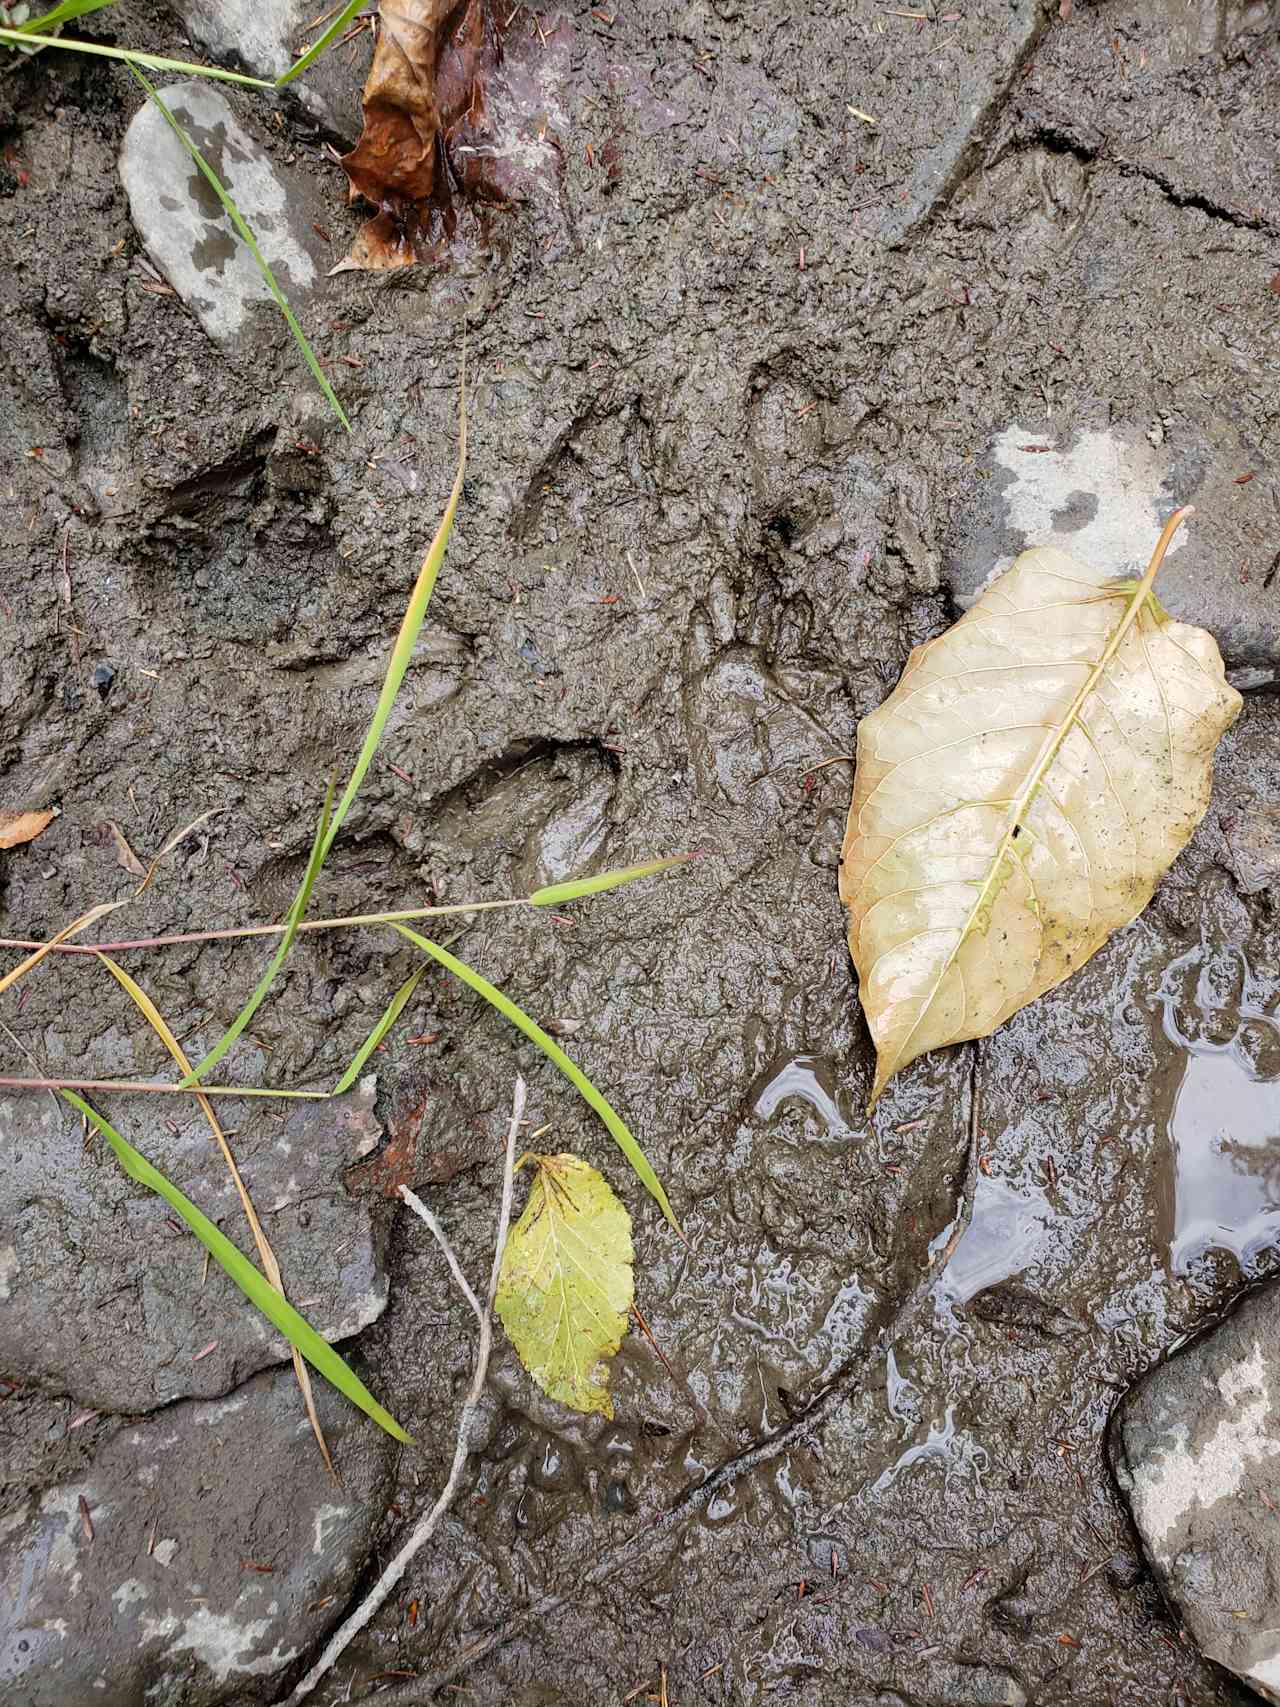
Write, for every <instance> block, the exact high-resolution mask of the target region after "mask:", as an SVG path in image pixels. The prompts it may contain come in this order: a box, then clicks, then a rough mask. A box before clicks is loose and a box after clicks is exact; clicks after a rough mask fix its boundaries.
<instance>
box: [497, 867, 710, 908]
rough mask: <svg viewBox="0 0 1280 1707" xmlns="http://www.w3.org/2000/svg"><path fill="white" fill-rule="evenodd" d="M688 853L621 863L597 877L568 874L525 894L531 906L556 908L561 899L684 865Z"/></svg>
mask: <svg viewBox="0 0 1280 1707" xmlns="http://www.w3.org/2000/svg"><path fill="white" fill-rule="evenodd" d="M692 858H693V855H692V854H672V856H671V858H670V859H651V860H650V861H649V863H648V864H647V865H622V866H618V867H617V868H616V869H615V870H613V871H602V872H600V874H599V875H598V876H597V877H572V878H570V879H569V881H568V882H567V883H552V884H550V885H549V886H548V887H547V888H546V889H535V890H534V892H533V894H532V895H530V897H529V905H530V906H531V907H558V906H559V905H560V904H561V902H562V901H577V900H580V899H581V897H582V896H583V895H600V894H603V892H604V891H605V890H606V889H620V888H621V887H622V885H623V884H624V883H635V882H636V881H637V880H638V879H639V878H641V877H656V876H657V874H658V872H660V871H670V870H671V867H672V866H673V865H687V864H688V863H689V861H690V860H691V859H692Z"/></svg>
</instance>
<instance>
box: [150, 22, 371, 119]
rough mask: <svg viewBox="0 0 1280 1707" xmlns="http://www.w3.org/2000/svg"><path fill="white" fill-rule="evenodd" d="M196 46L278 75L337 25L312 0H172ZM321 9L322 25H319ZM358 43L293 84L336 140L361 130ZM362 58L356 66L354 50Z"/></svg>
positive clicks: (362, 49) (361, 49) (363, 42)
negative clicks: (317, 16)
mask: <svg viewBox="0 0 1280 1707" xmlns="http://www.w3.org/2000/svg"><path fill="white" fill-rule="evenodd" d="M171 6H172V9H173V11H175V12H176V13H177V14H178V16H179V17H180V18H181V19H182V22H183V25H184V26H185V28H186V31H187V34H188V35H189V36H190V37H191V40H192V42H193V43H195V44H196V46H198V47H202V48H203V49H204V50H205V52H206V53H207V54H209V56H210V57H211V58H212V59H216V60H217V61H218V62H219V63H220V64H222V65H231V66H235V67H237V68H238V69H242V70H245V71H248V72H250V73H251V74H252V75H253V76H255V77H279V75H280V74H281V72H282V71H287V70H288V69H289V67H290V65H292V64H293V62H294V60H295V59H296V58H297V57H298V55H299V54H300V53H305V52H306V50H307V49H308V48H309V47H311V46H312V45H313V44H314V43H315V42H316V41H317V40H318V39H319V37H320V36H321V34H322V33H323V32H324V30H325V29H327V28H328V26H329V24H330V23H331V22H332V18H331V17H330V16H328V15H325V14H324V13H323V8H317V7H316V6H314V5H313V4H312V0H171ZM317 11H320V13H321V21H320V22H319V23H317V22H316V14H317ZM358 39H359V44H360V45H359V46H358V47H357V48H356V49H354V50H352V49H350V48H346V49H344V50H343V51H342V52H341V53H339V52H338V51H337V44H336V43H335V44H334V45H333V46H332V47H330V48H328V49H326V51H325V52H324V53H322V54H321V55H320V57H319V59H317V60H316V61H314V63H313V64H312V65H311V66H309V67H308V69H307V71H306V72H305V73H304V75H303V76H302V77H300V78H298V79H296V80H295V81H294V82H293V83H291V84H289V85H288V90H287V91H286V93H287V94H292V95H295V96H296V97H297V98H298V100H300V101H301V102H302V104H303V106H304V107H305V108H306V109H307V111H308V112H309V113H311V114H312V115H313V116H314V117H315V118H317V119H319V121H320V122H321V124H323V125H325V126H326V127H327V128H328V129H329V130H331V131H333V133H334V134H335V135H336V136H341V137H344V138H350V137H355V136H357V135H358V134H359V131H360V85H361V83H362V82H363V81H364V65H365V61H366V60H367V57H368V52H367V44H368V43H370V42H371V41H372V39H373V37H372V35H364V36H361V37H360V38H358ZM352 51H355V53H356V54H357V60H356V63H355V64H354V65H353V64H352V61H351V52H352Z"/></svg>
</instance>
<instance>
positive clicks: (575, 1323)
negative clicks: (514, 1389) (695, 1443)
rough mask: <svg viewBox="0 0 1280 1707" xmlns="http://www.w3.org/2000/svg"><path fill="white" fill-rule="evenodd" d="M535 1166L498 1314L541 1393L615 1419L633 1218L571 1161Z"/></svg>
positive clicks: (631, 1290) (511, 1243) (506, 1261)
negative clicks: (614, 1382) (612, 1387)
mask: <svg viewBox="0 0 1280 1707" xmlns="http://www.w3.org/2000/svg"><path fill="white" fill-rule="evenodd" d="M534 1160H535V1161H536V1162H537V1165H538V1172H537V1176H536V1178H535V1179H534V1182H533V1189H532V1190H531V1191H530V1193H529V1201H528V1203H526V1204H525V1207H524V1214H523V1215H522V1216H521V1217H520V1219H519V1221H517V1222H516V1225H515V1226H514V1227H513V1228H512V1230H511V1237H510V1238H509V1239H508V1240H507V1248H506V1250H505V1252H504V1253H503V1257H502V1275H501V1278H500V1280H499V1282H498V1295H497V1299H496V1304H497V1309H498V1314H499V1316H501V1318H502V1325H503V1327H504V1328H505V1329H506V1330H507V1335H508V1337H509V1339H510V1340H511V1343H512V1345H514V1346H515V1348H516V1351H517V1352H518V1354H519V1357H520V1361H521V1363H523V1364H524V1366H525V1368H526V1369H527V1370H528V1371H529V1373H530V1375H532V1376H533V1379H534V1380H535V1381H536V1382H537V1383H538V1385H539V1387H541V1388H542V1391H543V1392H544V1393H546V1394H547V1395H548V1396H549V1397H551V1398H553V1399H558V1400H559V1401H560V1403H561V1404H562V1405H569V1406H571V1407H572V1408H573V1409H574V1410H575V1411H599V1412H600V1413H601V1415H603V1416H606V1417H611V1416H612V1415H613V1401H612V1399H610V1397H609V1392H608V1380H609V1359H610V1358H611V1357H612V1356H613V1354H614V1352H615V1351H617V1349H618V1347H619V1346H620V1345H621V1344H622V1336H623V1334H624V1333H625V1332H626V1327H627V1312H628V1310H630V1308H631V1301H632V1298H633V1297H634V1296H635V1284H634V1281H633V1278H632V1272H631V1217H630V1216H629V1215H628V1214H627V1212H626V1210H625V1209H624V1208H623V1207H622V1205H621V1203H619V1201H618V1199H617V1198H616V1197H615V1196H614V1195H613V1192H612V1190H611V1189H610V1187H609V1185H608V1183H607V1181H606V1180H605V1179H604V1177H603V1175H602V1174H600V1173H598V1172H597V1170H596V1169H595V1168H593V1167H591V1166H589V1165H588V1164H587V1163H586V1162H583V1161H579V1159H578V1157H577V1156H537V1157H535V1158H534Z"/></svg>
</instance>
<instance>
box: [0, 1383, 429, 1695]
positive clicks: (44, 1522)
mask: <svg viewBox="0 0 1280 1707" xmlns="http://www.w3.org/2000/svg"><path fill="white" fill-rule="evenodd" d="M315 1395H316V1406H317V1410H318V1411H319V1414H320V1419H321V1424H322V1426H323V1428H324V1430H325V1434H326V1437H327V1439H328V1442H329V1448H330V1451H331V1452H332V1453H333V1457H334V1462H335V1464H336V1465H337V1467H338V1469H339V1471H340V1473H341V1475H342V1480H343V1485H342V1487H341V1488H337V1487H335V1485H334V1483H333V1480H332V1478H331V1477H330V1476H329V1474H328V1472H327V1471H326V1470H325V1468H324V1465H323V1463H322V1462H321V1459H320V1454H319V1452H318V1450H317V1448H316V1446H315V1443H314V1441H313V1440H312V1438H311V1428H310V1425H309V1423H308V1422H307V1418H306V1413H305V1411H304V1410H303V1407H302V1400H301V1397H300V1395H299V1393H298V1389H297V1385H296V1383H295V1381H294V1378H293V1374H292V1372H291V1371H283V1372H281V1373H279V1374H276V1375H270V1376H258V1377H256V1378H255V1379H254V1380H252V1381H250V1382H248V1383H247V1384H246V1385H245V1386H244V1387H242V1388H240V1390H239V1391H238V1392H237V1393H235V1395H234V1396H233V1397H231V1398H230V1399H225V1400H220V1401H218V1402H216V1403H211V1404H195V1403H186V1404H181V1405H175V1406H173V1407H172V1408H171V1409H170V1410H167V1411H165V1412H164V1414H163V1415H162V1416H157V1417H153V1418H151V1419H149V1420H148V1421H147V1422H145V1423H142V1424H133V1423H125V1424H122V1425H121V1426H120V1427H119V1428H117V1429H116V1430H115V1432H114V1433H112V1434H111V1435H109V1436H108V1437H107V1438H106V1440H105V1442H104V1444H103V1445H102V1446H101V1447H100V1448H99V1450H98V1452H97V1454H96V1456H95V1457H94V1460H93V1462H92V1464H91V1465H90V1467H89V1469H88V1472H87V1473H86V1474H85V1475H84V1476H83V1477H82V1478H80V1479H78V1480H75V1481H71V1482H64V1483H61V1484H60V1485H57V1486H55V1487H52V1488H49V1489H47V1490H46V1491H45V1492H44V1493H43V1494H40V1495H36V1496H33V1497H32V1499H31V1500H30V1501H29V1502H28V1503H27V1505H26V1506H25V1507H24V1508H20V1509H19V1510H18V1511H16V1512H14V1513H12V1514H11V1515H10V1516H8V1517H7V1518H5V1519H4V1520H3V1522H0V1694H3V1696H4V1699H5V1700H7V1701H12V1702H14V1703H17V1702H19V1701H21V1702H22V1704H23V1707H82V1704H83V1707H141V1703H142V1702H143V1700H144V1699H146V1700H149V1701H177V1700H178V1699H181V1700H182V1702H183V1703H184V1707H212V1703H214V1702H218V1701H223V1700H225V1699H226V1698H227V1697H228V1696H230V1695H232V1694H233V1693H234V1694H235V1695H236V1698H237V1699H238V1700H240V1701H248V1700H253V1701H256V1700H259V1699H261V1698H262V1697H263V1695H264V1694H266V1693H269V1692H270V1691H271V1688H272V1680H273V1679H274V1678H275V1676H276V1675H277V1674H278V1673H279V1672H280V1671H281V1670H282V1669H283V1668H284V1667H285V1666H286V1665H288V1664H289V1662H290V1661H291V1660H292V1659H293V1658H295V1656H297V1655H298V1654H300V1653H302V1652H303V1651H304V1650H305V1649H306V1648H307V1647H308V1646H309V1645H310V1644H311V1643H312V1642H313V1641H315V1640H316V1638H317V1637H318V1636H320V1635H321V1634H322V1633H323V1632H324V1631H325V1630H326V1629H327V1628H328V1627H329V1626H330V1625H331V1624H332V1623H333V1622H334V1621H335V1620H336V1618H337V1616H338V1615H339V1613H340V1612H341V1611H342V1608H343V1602H344V1599H345V1597H346V1596H347V1594H348V1593H349V1591H350V1589H351V1585H352V1583H353V1581H354V1579H355V1576H356V1573H357V1572H358V1571H359V1569H360V1566H361V1564H362V1562H363V1560H364V1558H365V1556H366V1555H367V1553H368V1551H369V1548H370V1546H371V1544H372V1540H373V1536H374V1533H375V1531H376V1528H377V1525H378V1522H379V1520H380V1519H381V1517H382V1515H383V1512H384V1509H385V1501H386V1498H387V1491H388V1478H389V1473H390V1468H391V1460H392V1456H393V1453H394V1450H395V1449H394V1443H393V1442H392V1441H391V1440H390V1439H389V1437H388V1436H387V1435H386V1434H384V1433H383V1432H382V1430H381V1429H379V1428H377V1427H376V1426H375V1425H374V1424H373V1423H371V1422H369V1421H368V1419H367V1418H365V1417H363V1416H362V1415H361V1414H360V1413H359V1412H358V1411H357V1410H355V1408H354V1407H353V1406H351V1405H349V1404H348V1403H347V1402H346V1400H345V1399H343V1398H341V1396H340V1395H338V1394H337V1393H335V1392H334V1391H333V1389H332V1388H330V1387H329V1386H328V1385H327V1383H325V1382H323V1381H321V1380H319V1379H318V1378H317V1380H316V1383H315ZM258 1567H260V1568H258Z"/></svg>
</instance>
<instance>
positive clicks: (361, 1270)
mask: <svg viewBox="0 0 1280 1707" xmlns="http://www.w3.org/2000/svg"><path fill="white" fill-rule="evenodd" d="M122 1047H127V1045H123V1044H122ZM374 1088H375V1081H374V1079H373V1078H372V1077H370V1078H368V1079H366V1080H365V1081H364V1082H363V1084H362V1085H361V1087H360V1089H359V1090H358V1091H355V1092H352V1094H351V1095H350V1096H348V1097H345V1098H343V1099H342V1100H341V1101H339V1102H328V1103H306V1102H301V1103H288V1104H283V1105H281V1106H282V1107H283V1108H284V1109H285V1110H286V1111H287V1112H285V1113H284V1114H283V1116H282V1115H281V1114H280V1113H279V1112H278V1110H277V1109H276V1108H275V1106H274V1105H272V1106H271V1107H270V1108H267V1107H266V1106H265V1105H258V1107H257V1108H255V1109H254V1110H253V1111H252V1112H246V1113H244V1114H243V1120H240V1119H237V1116H236V1112H235V1110H236V1106H237V1105H235V1104H233V1103H226V1102H222V1103H221V1104H220V1107H221V1109H222V1111H223V1117H224V1122H225V1125H226V1127H227V1129H228V1130H231V1129H233V1128H234V1129H236V1130H235V1134H234V1136H233V1137H232V1138H231V1139H230V1143H231V1145H232V1149H233V1152H234V1154H235V1155H236V1158H237V1162H238V1164H239V1167H240V1170H241V1173H242V1175H243V1178H244V1180H245V1183H246V1185H247V1187H248V1189H249V1192H250V1195H251V1196H252V1198H253V1200H254V1204H255V1207H256V1208H257V1210H258V1213H259V1215H260V1217H261V1220H262V1224H263V1227H264V1229H265V1231H266V1234H267V1237H268V1238H269V1239H270V1241H271V1243H272V1246H273V1248H274V1250H275V1253H276V1256H277V1257H278V1259H279V1262H280V1267H281V1271H282V1273H283V1275H284V1280H285V1285H286V1287H287V1288H288V1291H289V1296H290V1297H291V1298H292V1299H294V1300H295V1301H296V1302H297V1303H298V1304H299V1305H300V1307H302V1313H303V1314H304V1315H305V1316H306V1317H307V1319H308V1320H309V1321H310V1322H311V1323H312V1324H313V1325H314V1326H315V1327H316V1328H317V1329H318V1330H319V1331H320V1332H321V1333H322V1334H324V1336H325V1337H326V1339H330V1340H336V1339H343V1338H345V1337H347V1336H349V1335H351V1334H354V1333H357V1332H358V1331H359V1330H360V1329H361V1328H363V1327H366V1326H368V1324H369V1323H370V1322H372V1321H374V1320H375V1319H376V1318H377V1317H378V1316H379V1315H381V1313H382V1310H383V1308H384V1306H385V1304H386V1300H387V1276H386V1271H385V1268H384V1266H383V1251H382V1238H381V1232H380V1229H379V1228H377V1227H375V1225H374V1222H373V1219H372V1216H371V1211H370V1208H369V1206H368V1204H367V1203H366V1202H364V1201H363V1200H358V1199H356V1198H354V1197H351V1196H348V1194H347V1192H346V1190H345V1189H344V1186H343V1183H342V1169H343V1167H344V1166H345V1165H346V1164H348V1163H350V1162H353V1161H355V1160H356V1159H357V1157H358V1156H360V1155H362V1154H364V1153H365V1152H366V1151H367V1150H368V1149H370V1148H371V1147H372V1145H373V1143H374V1142H376V1140H377V1137H378V1132H379V1128H378V1124H377V1121H376V1120H375V1118H374V1115H373V1098H374ZM144 1100H146V1101H149V1102H156V1101H159V1100H160V1099H159V1098H150V1099H142V1098H139V1099H138V1102H141V1101H144ZM165 1112H166V1114H169V1110H168V1109H166V1111H165ZM180 1119H181V1126H180V1129H179V1132H178V1134H177V1135H176V1136H175V1135H173V1134H171V1133H169V1132H168V1130H167V1128H166V1127H165V1125H164V1117H163V1116H160V1115H157V1114H155V1113H153V1112H152V1111H150V1110H145V1111H144V1110H140V1109H139V1108H138V1106H137V1103H135V1104H134V1105H133V1106H132V1107H131V1108H130V1110H129V1114H128V1118H127V1119H124V1118H122V1120H121V1125H122V1130H123V1131H124V1132H125V1134H126V1135H127V1136H128V1137H129V1139H130V1141H131V1142H132V1143H134V1144H136V1145H137V1147H138V1148H139V1149H140V1150H141V1151H142V1152H143V1154H144V1155H146V1156H147V1157H148V1159H149V1160H151V1161H153V1162H154V1163H155V1164H156V1166H157V1167H159V1168H161V1169H162V1170H163V1171H164V1172H165V1173H166V1174H168V1175H169V1177H170V1178H171V1179H172V1180H173V1181H174V1183H175V1184H177V1185H178V1186H180V1187H181V1188H182V1190H184V1191H185V1192H186V1194H187V1196H188V1197H190V1198H191V1199H192V1200H193V1201H194V1202H196V1203H197V1204H198V1205H199V1207H200V1208H201V1209H203V1210H204V1212H205V1213H206V1214H207V1215H209V1216H210V1217H211V1219H213V1220H214V1221H216V1222H217V1223H218V1225H219V1226H220V1227H221V1228H222V1230H223V1231H224V1232H225V1233H226V1234H227V1235H228V1237H229V1238H231V1239H232V1240H233V1241H234V1242H235V1243H236V1244H238V1245H239V1246H240V1247H241V1249H243V1250H246V1251H248V1252H252V1249H253V1246H252V1243H251V1241H250V1239H249V1233H248V1227H247V1225H246V1223H245V1217H244V1213H243V1211H242V1209H241V1207H240V1203H239V1199H238V1198H237V1196H236V1194H235V1190H234V1187H233V1186H232V1183H231V1179H230V1176H229V1174H228V1171H227V1168H226V1165H225V1163H224V1162H223V1160H222V1158H221V1156H220V1155H219V1154H218V1152H217V1151H216V1150H215V1149H214V1147H213V1145H212V1142H211V1140H210V1138H209V1134H208V1130H207V1128H205V1129H203V1130H202V1125H203V1122H202V1118H201V1117H200V1115H199V1113H198V1111H197V1110H195V1109H194V1108H192V1109H189V1110H184V1111H183V1112H182V1114H181V1116H180ZM0 1151H2V1152H3V1154H4V1156H5V1167H4V1170H3V1172H2V1173H0V1302H2V1307H0V1369H3V1370H4V1371H5V1373H6V1374H8V1375H9V1376H11V1377H13V1378H14V1379H21V1380H22V1381H24V1382H27V1383H30V1384H32V1385H34V1386H37V1387H43V1388H44V1389H45V1390H46V1391H48V1390H52V1391H55V1392H57V1393H60V1394H65V1395H67V1396H69V1397H71V1398H73V1399H76V1400H77V1401H79V1402H80V1403H82V1404H85V1405H91V1406H93V1407H94V1408H96V1409H99V1410H106V1411H117V1412H124V1413H127V1414H130V1415H136V1414H140V1413H143V1412H146V1411H151V1410H154V1409H156V1408H157V1407H158V1406H160V1405H167V1404H170V1403H171V1402H172V1401H173V1400H174V1399H183V1398H213V1397H216V1396H218V1395H220V1394H223V1393H226V1392H228V1391H229V1390H230V1389H231V1388H232V1387H233V1386H235V1384H236V1383H237V1382H239V1381H242V1380H243V1379H244V1378H245V1377H246V1376H249V1375H252V1374H254V1373H255V1372H256V1371H258V1370H260V1369H264V1368H267V1367H268V1366H269V1365H271V1364H273V1363H278V1362H280V1361H281V1359H282V1358H284V1357H287V1356H288V1348H287V1347H286V1346H285V1344H284V1341H283V1340H282V1339H281V1337H280V1336H279V1335H278V1334H276V1333H275V1332H274V1331H273V1330H272V1329H271V1328H270V1326H269V1325H268V1324H267V1323H266V1322H265V1321H264V1319H263V1318H262V1316H261V1315H259V1313H258V1311H256V1310H255V1309H254V1308H253V1307H252V1306H251V1305H250V1304H248V1303H247V1302H246V1300H245V1298H244V1296H243V1294H242V1293H241V1292H240V1291H239V1289H238V1288H237V1287H236V1286H234V1285H233V1283H232V1282H231V1281H230V1280H229V1279H228V1278H227V1276H226V1275H225V1274H224V1273H223V1272H222V1270H221V1269H220V1268H218V1267H217V1265H216V1264H211V1265H210V1268H209V1272H208V1276H207V1277H206V1278H204V1279H203V1282H202V1272H203V1269H204V1251H203V1248H202V1247H201V1246H200V1245H199V1244H198V1243H197V1242H196V1240H195V1239H194V1238H193V1237H192V1236H191V1234H189V1233H188V1232H187V1231H186V1230H185V1229H184V1228H182V1227H181V1225H180V1223H179V1222H178V1221H177V1219H176V1218H175V1217H174V1215H173V1212H172V1211H171V1210H170V1209H169V1207H168V1206H167V1205H166V1204H165V1203H164V1202H162V1201H161V1199H160V1198H158V1197H156V1196H155V1195H154V1194H153V1193H152V1192H149V1191H147V1190H146V1189H145V1187H142V1186H139V1185H136V1184H135V1183H134V1182H133V1181H131V1180H129V1179H127V1178H126V1177H125V1175H124V1174H123V1173H122V1172H121V1170H120V1168H119V1166H118V1165H117V1163H116V1162H115V1160H114V1158H113V1157H112V1155H111V1154H110V1152H109V1151H107V1150H106V1149H105V1146H102V1145H100V1144H98V1143H97V1142H96V1141H95V1143H94V1144H93V1145H92V1146H86V1145H85V1144H83V1143H82V1142H81V1138H80V1133H79V1128H78V1125H77V1123H76V1121H75V1119H74V1116H72V1115H71V1114H70V1112H69V1111H68V1112H66V1113H63V1112H61V1111H60V1110H57V1109H55V1107H54V1105H53V1102H52V1100H51V1099H47V1098H44V1097H34V1096H33V1097H12V1098H7V1099H4V1100H0ZM210 1347H212V1350H210V1349H209V1348H210ZM202 1354H203V1355H202Z"/></svg>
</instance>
